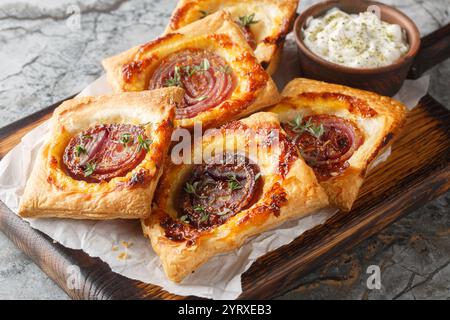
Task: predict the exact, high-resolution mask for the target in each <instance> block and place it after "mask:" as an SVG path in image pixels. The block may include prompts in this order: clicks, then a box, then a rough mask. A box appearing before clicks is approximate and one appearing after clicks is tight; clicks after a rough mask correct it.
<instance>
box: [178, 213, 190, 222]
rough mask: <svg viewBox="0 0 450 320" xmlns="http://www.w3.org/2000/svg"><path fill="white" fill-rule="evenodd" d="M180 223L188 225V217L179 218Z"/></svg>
mask: <svg viewBox="0 0 450 320" xmlns="http://www.w3.org/2000/svg"><path fill="white" fill-rule="evenodd" d="M180 221H181V222H183V223H188V222H189V216H188V215H187V214H185V215H183V216H181V217H180Z"/></svg>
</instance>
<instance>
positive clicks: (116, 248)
mask: <svg viewBox="0 0 450 320" xmlns="http://www.w3.org/2000/svg"><path fill="white" fill-rule="evenodd" d="M111 250H112V251H117V250H119V247H118V246H112V248H111Z"/></svg>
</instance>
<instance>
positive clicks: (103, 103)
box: [19, 88, 184, 219]
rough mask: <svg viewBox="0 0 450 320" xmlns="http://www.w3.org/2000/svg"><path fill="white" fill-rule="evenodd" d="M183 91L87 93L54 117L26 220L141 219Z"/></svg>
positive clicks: (23, 210) (29, 191) (31, 184)
mask: <svg viewBox="0 0 450 320" xmlns="http://www.w3.org/2000/svg"><path fill="white" fill-rule="evenodd" d="M183 94H184V92H183V90H182V89H180V88H165V89H159V90H155V91H146V92H140V93H122V94H117V95H111V96H98V97H84V98H79V99H73V100H69V101H66V102H64V103H63V104H62V105H61V106H60V107H58V108H57V109H56V110H55V112H54V114H53V117H52V119H51V128H50V132H49V135H48V137H47V139H46V142H45V143H44V145H43V146H42V148H41V149H40V150H39V154H38V156H37V159H36V163H35V166H34V168H33V170H32V173H31V176H30V178H29V180H28V181H27V185H26V188H25V193H24V195H23V197H22V200H21V204H20V208H19V214H20V215H21V216H22V217H61V218H75V219H113V218H142V217H145V216H146V215H148V214H149V213H150V209H151V204H150V201H151V199H152V197H153V192H154V189H155V186H156V184H157V182H158V179H159V177H160V175H161V173H162V163H163V159H164V157H165V155H166V152H167V148H168V145H169V144H170V136H171V133H172V130H173V118H174V115H175V112H174V109H175V104H176V103H181V102H182V99H183Z"/></svg>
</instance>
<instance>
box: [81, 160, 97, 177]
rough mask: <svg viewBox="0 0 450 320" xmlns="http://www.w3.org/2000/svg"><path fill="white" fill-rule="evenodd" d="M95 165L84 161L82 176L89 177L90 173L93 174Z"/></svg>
mask: <svg viewBox="0 0 450 320" xmlns="http://www.w3.org/2000/svg"><path fill="white" fill-rule="evenodd" d="M96 166H97V165H96V164H95V163H86V168H85V169H84V176H85V177H89V176H90V175H91V174H93V173H94V171H95V167H96Z"/></svg>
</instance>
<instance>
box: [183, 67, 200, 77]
mask: <svg viewBox="0 0 450 320" xmlns="http://www.w3.org/2000/svg"><path fill="white" fill-rule="evenodd" d="M197 69H198V68H196V66H193V67H192V66H184V67H183V71H184V73H185V74H186V75H187V76H188V77H192V75H193V74H194V73H196V72H197Z"/></svg>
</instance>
